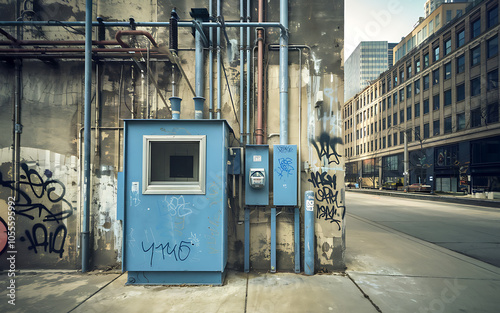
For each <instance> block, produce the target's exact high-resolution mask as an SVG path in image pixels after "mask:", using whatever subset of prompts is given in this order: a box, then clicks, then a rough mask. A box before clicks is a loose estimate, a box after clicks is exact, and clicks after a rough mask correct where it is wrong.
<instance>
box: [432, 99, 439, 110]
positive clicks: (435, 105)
mask: <svg viewBox="0 0 500 313" xmlns="http://www.w3.org/2000/svg"><path fill="white" fill-rule="evenodd" d="M432 108H433V109H434V111H436V110H439V95H435V96H434V97H433V98H432Z"/></svg>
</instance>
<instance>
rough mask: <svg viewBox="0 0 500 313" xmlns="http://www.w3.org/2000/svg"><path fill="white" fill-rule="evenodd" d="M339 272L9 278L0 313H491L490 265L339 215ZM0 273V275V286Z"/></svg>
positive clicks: (497, 287)
mask: <svg viewBox="0 0 500 313" xmlns="http://www.w3.org/2000/svg"><path fill="white" fill-rule="evenodd" d="M346 263H347V267H348V269H347V271H346V274H345V275H344V274H340V273H339V274H323V275H314V276H305V275H301V274H292V273H277V274H270V273H263V274H258V273H250V274H245V273H240V272H232V271H230V272H229V273H228V275H227V278H226V282H225V284H224V286H221V287H211V286H195V287H172V286H125V282H126V279H127V277H126V274H120V273H112V274H99V273H91V274H81V273H77V272H74V271H72V272H53V271H39V272H37V273H34V272H31V273H30V272H24V273H21V274H19V275H17V276H16V288H17V292H16V306H15V307H14V306H12V305H9V304H8V303H7V301H8V300H9V299H8V297H7V292H3V293H2V296H1V297H0V311H1V312H120V313H126V312H140V311H143V312H349V313H365V312H368V313H370V312H474V313H477V312H498V307H500V297H499V296H498V295H499V294H500V268H497V267H495V266H492V265H488V264H486V263H483V262H480V261H477V260H475V259H472V258H469V257H466V256H463V255H461V254H458V253H455V252H452V251H450V250H447V249H444V248H441V247H438V246H436V245H433V244H430V243H427V242H424V241H421V240H418V239H415V238H413V237H410V236H408V235H405V234H402V233H400V232H397V231H394V230H391V229H389V228H386V227H384V226H381V225H379V224H375V223H372V222H370V221H367V220H364V219H362V218H359V217H357V216H354V215H350V214H348V215H347V251H346ZM7 280H8V277H7V275H6V273H2V274H0V288H2V290H4V291H5V290H7V289H6V288H7V287H8V282H7Z"/></svg>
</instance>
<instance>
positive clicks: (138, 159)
mask: <svg viewBox="0 0 500 313" xmlns="http://www.w3.org/2000/svg"><path fill="white" fill-rule="evenodd" d="M229 132H230V128H229V126H228V124H227V123H226V122H225V121H224V120H126V121H125V137H124V159H123V174H122V175H119V178H120V180H121V181H120V182H119V186H120V188H122V189H123V190H120V191H119V193H118V194H119V195H122V197H123V199H119V200H118V203H119V207H118V210H119V211H120V210H123V211H122V212H118V216H123V228H124V235H123V241H124V244H123V270H124V271H128V284H196V285H198V284H210V285H220V284H222V283H223V281H224V276H225V270H226V263H227V210H228V204H227V203H228V201H227V197H228V194H227V176H228V168H227V167H228V165H227V163H228V155H229Z"/></svg>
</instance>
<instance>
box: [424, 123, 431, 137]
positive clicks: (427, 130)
mask: <svg viewBox="0 0 500 313" xmlns="http://www.w3.org/2000/svg"><path fill="white" fill-rule="evenodd" d="M429 137H430V129H429V123H426V124H424V139H427V138H429Z"/></svg>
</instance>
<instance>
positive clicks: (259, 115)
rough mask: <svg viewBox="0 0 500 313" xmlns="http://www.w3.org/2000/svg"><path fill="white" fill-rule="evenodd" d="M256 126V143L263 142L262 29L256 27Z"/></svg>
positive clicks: (261, 3)
mask: <svg viewBox="0 0 500 313" xmlns="http://www.w3.org/2000/svg"><path fill="white" fill-rule="evenodd" d="M258 12H259V23H262V22H264V0H259V11H258ZM257 47H258V48H257V74H258V76H257V127H256V129H255V137H256V140H257V144H258V145H261V144H263V143H264V129H263V128H264V126H263V114H264V113H263V101H264V95H263V90H264V72H263V71H264V29H263V28H258V29H257Z"/></svg>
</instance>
